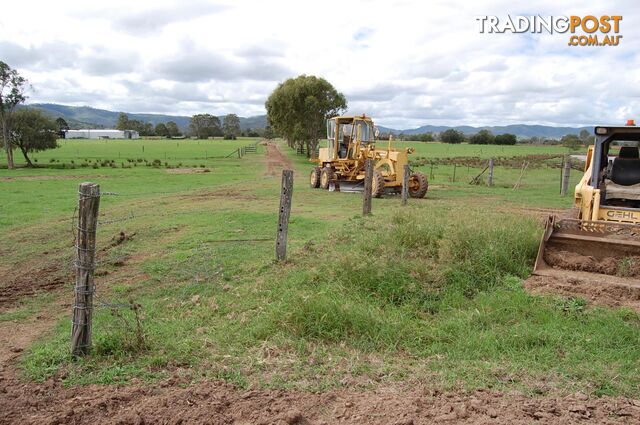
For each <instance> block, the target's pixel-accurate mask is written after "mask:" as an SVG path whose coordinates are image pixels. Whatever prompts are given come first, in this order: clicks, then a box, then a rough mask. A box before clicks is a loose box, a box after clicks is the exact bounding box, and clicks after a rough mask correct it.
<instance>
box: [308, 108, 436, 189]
mask: <svg viewBox="0 0 640 425" xmlns="http://www.w3.org/2000/svg"><path fill="white" fill-rule="evenodd" d="M376 137H377V129H376V128H375V126H374V125H373V121H372V119H371V118H370V117H367V116H366V115H364V114H362V115H361V116H343V117H335V118H331V119H329V120H327V145H326V147H324V148H320V150H319V153H318V158H316V159H312V161H313V162H315V163H317V164H318V166H316V167H315V168H314V169H313V170H312V171H311V176H310V184H311V187H312V188H318V187H321V188H323V189H328V190H340V191H343V192H350V191H351V192H352V191H362V190H363V188H364V174H365V161H366V160H367V159H369V158H371V159H373V160H374V164H375V165H374V172H373V181H372V185H371V193H372V195H373V196H375V197H378V198H379V197H381V196H382V195H383V194H384V193H385V192H392V193H399V192H400V191H401V190H402V175H403V170H404V166H405V165H407V164H408V163H409V156H408V155H409V154H410V153H413V148H406V149H404V150H396V149H393V148H392V147H391V138H390V139H389V143H388V144H387V147H386V149H379V148H376ZM408 186H409V187H408V188H409V195H410V196H411V197H413V198H424V196H425V195H426V193H427V189H428V187H429V185H428V182H427V177H426V176H425V175H424V174H422V173H420V172H414V173H411V174H410V177H409V185H408Z"/></svg>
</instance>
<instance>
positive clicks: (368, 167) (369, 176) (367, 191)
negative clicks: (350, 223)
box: [362, 158, 373, 215]
mask: <svg viewBox="0 0 640 425" xmlns="http://www.w3.org/2000/svg"><path fill="white" fill-rule="evenodd" d="M372 181H373V159H371V158H368V159H367V160H366V161H365V167H364V196H363V197H362V215H369V214H371V186H372V184H371V182H372Z"/></svg>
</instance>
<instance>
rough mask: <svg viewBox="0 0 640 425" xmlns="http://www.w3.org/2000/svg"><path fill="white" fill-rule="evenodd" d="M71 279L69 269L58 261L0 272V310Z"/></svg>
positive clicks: (54, 288) (59, 285) (55, 287)
mask: <svg viewBox="0 0 640 425" xmlns="http://www.w3.org/2000/svg"><path fill="white" fill-rule="evenodd" d="M71 279H72V274H71V269H68V270H65V269H64V268H63V267H62V265H61V264H60V263H48V264H46V263H45V264H40V265H37V266H35V267H34V268H32V269H28V270H27V269H21V270H13V271H7V272H3V273H0V311H3V310H6V309H7V308H10V307H12V306H14V305H15V304H16V303H17V302H18V301H19V300H20V299H21V298H23V297H26V296H29V295H35V294H37V293H40V292H50V291H54V290H56V289H58V288H61V287H62V286H63V285H64V284H65V283H68V282H70V281H71Z"/></svg>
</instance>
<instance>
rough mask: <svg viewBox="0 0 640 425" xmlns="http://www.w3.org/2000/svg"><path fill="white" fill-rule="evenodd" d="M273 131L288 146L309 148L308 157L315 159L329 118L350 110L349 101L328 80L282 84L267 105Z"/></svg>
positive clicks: (294, 80)
mask: <svg viewBox="0 0 640 425" xmlns="http://www.w3.org/2000/svg"><path fill="white" fill-rule="evenodd" d="M265 107H266V109H267V118H268V120H269V124H270V125H271V126H272V127H273V129H274V130H275V131H276V132H278V133H279V134H281V135H282V136H283V137H284V138H285V139H286V140H287V143H289V146H291V147H294V146H296V145H298V146H299V145H306V151H307V156H311V153H313V155H315V151H316V149H317V147H318V140H319V138H320V137H322V134H323V132H324V130H325V123H326V120H327V119H328V118H331V117H335V116H336V115H338V114H339V113H341V112H342V111H344V110H345V109H346V108H347V100H346V99H345V97H344V95H343V94H342V93H340V92H338V91H337V90H336V89H335V88H334V87H333V86H332V85H331V84H330V83H329V82H328V81H327V80H325V79H324V78H318V77H314V76H307V75H300V76H299V77H297V78H290V79H288V80H286V81H285V82H283V83H281V84H280V85H278V87H276V89H275V90H274V91H273V92H272V93H271V95H270V96H269V98H268V99H267V101H266V103H265Z"/></svg>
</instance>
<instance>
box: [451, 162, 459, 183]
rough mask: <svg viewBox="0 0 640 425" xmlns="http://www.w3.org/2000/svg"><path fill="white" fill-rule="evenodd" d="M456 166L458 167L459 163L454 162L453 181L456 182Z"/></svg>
mask: <svg viewBox="0 0 640 425" xmlns="http://www.w3.org/2000/svg"><path fill="white" fill-rule="evenodd" d="M456 168H458V165H457V164H453V181H452V183H455V182H456Z"/></svg>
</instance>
